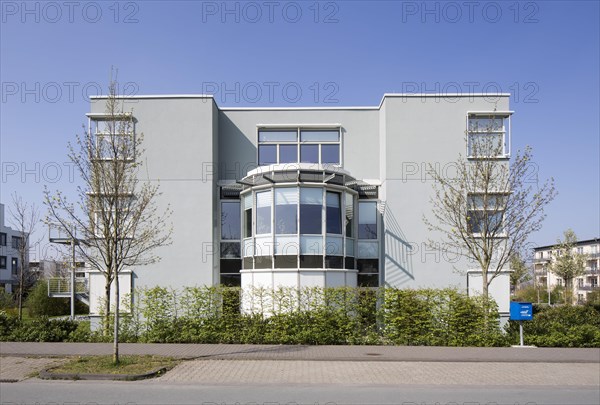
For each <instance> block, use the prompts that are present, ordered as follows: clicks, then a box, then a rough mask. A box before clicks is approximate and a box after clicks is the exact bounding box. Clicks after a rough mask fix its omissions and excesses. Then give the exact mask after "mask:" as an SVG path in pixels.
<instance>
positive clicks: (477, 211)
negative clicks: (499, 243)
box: [467, 194, 506, 236]
mask: <svg viewBox="0 0 600 405" xmlns="http://www.w3.org/2000/svg"><path fill="white" fill-rule="evenodd" d="M467 204H468V210H467V226H468V230H469V232H471V233H474V234H485V235H487V236H495V235H497V236H500V234H502V232H503V231H504V229H503V223H502V220H503V216H504V206H505V204H506V196H505V195H503V194H471V195H469V198H468V202H467Z"/></svg>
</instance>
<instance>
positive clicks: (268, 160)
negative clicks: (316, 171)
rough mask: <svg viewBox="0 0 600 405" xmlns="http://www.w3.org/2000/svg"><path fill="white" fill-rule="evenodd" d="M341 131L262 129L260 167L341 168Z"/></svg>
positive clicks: (259, 146)
mask: <svg viewBox="0 0 600 405" xmlns="http://www.w3.org/2000/svg"><path fill="white" fill-rule="evenodd" d="M340 150H341V148H340V131H339V129H326V130H325V129H300V128H294V129H279V130H275V129H261V130H259V131H258V164H259V165H260V166H263V165H270V164H276V163H298V162H300V163H317V164H319V163H320V164H334V165H339V164H340V161H341V155H340Z"/></svg>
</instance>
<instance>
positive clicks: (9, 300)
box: [0, 289, 15, 310]
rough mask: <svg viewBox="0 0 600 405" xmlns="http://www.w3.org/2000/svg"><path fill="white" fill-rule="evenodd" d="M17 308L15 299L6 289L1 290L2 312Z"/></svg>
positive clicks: (0, 304)
mask: <svg viewBox="0 0 600 405" xmlns="http://www.w3.org/2000/svg"><path fill="white" fill-rule="evenodd" d="M14 306H15V298H14V297H13V295H12V294H11V293H9V292H6V291H5V290H4V289H1V290H0V310H3V309H9V308H13V307H14Z"/></svg>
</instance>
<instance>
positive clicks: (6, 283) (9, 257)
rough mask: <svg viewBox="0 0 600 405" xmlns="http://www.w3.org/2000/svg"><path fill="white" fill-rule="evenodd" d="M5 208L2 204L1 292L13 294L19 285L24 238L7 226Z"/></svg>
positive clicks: (0, 242) (0, 239) (0, 228)
mask: <svg viewBox="0 0 600 405" xmlns="http://www.w3.org/2000/svg"><path fill="white" fill-rule="evenodd" d="M4 208H5V207H4V204H0V291H2V290H3V291H6V292H9V293H12V292H14V291H15V288H16V284H17V275H18V272H19V265H20V263H19V260H20V258H19V246H20V245H21V244H22V243H23V238H22V237H21V233H20V232H19V231H16V230H14V229H12V228H11V227H9V226H7V225H6V222H5V221H6V216H5V210H4ZM26 250H28V249H26Z"/></svg>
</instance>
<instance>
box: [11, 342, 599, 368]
mask: <svg viewBox="0 0 600 405" xmlns="http://www.w3.org/2000/svg"><path fill="white" fill-rule="evenodd" d="M119 348H120V352H121V354H151V355H160V356H169V357H176V358H185V359H210V360H216V359H228V360H308V361H369V362H374V361H377V362H378V361H388V362H486V363H488V362H492V363H600V350H599V349H597V348H590V349H571V348H517V347H490V348H488V347H424V346H302V345H226V344H212V345H211V344H152V343H121V344H120V345H119ZM111 353H112V344H110V343H29V342H0V356H39V357H53V356H86V355H100V354H111Z"/></svg>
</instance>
